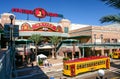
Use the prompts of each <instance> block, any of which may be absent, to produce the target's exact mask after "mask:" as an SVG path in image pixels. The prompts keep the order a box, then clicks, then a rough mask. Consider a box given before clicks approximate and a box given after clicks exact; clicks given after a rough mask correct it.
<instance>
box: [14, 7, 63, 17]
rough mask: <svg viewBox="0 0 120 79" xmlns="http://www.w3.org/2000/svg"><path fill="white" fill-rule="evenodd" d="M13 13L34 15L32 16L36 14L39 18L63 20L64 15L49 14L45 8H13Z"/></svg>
mask: <svg viewBox="0 0 120 79" xmlns="http://www.w3.org/2000/svg"><path fill="white" fill-rule="evenodd" d="M12 12H18V13H24V14H32V15H33V14H34V16H35V17H37V18H45V17H46V16H50V17H61V18H63V15H61V14H57V13H51V12H47V11H46V10H44V9H43V8H35V9H34V10H27V9H20V8H12Z"/></svg>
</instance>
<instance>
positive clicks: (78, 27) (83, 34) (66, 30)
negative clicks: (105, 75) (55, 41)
mask: <svg viewBox="0 0 120 79" xmlns="http://www.w3.org/2000/svg"><path fill="white" fill-rule="evenodd" d="M10 15H13V16H14V17H15V15H14V14H11V13H3V14H1V19H0V27H1V29H4V25H5V24H6V23H10V22H11V20H10V19H9V16H10ZM13 24H14V25H18V26H19V37H17V38H16V39H21V38H25V39H27V38H28V37H30V36H31V35H32V34H41V35H42V36H44V37H46V38H47V37H51V36H58V37H60V38H61V39H68V38H71V39H77V40H79V43H80V44H84V43H85V44H103V43H119V42H120V27H119V26H120V25H119V24H111V25H108V26H91V25H84V24H74V23H71V21H70V20H68V19H62V20H61V21H60V22H58V23H54V22H42V21H30V20H17V19H16V18H14V19H13ZM1 41H3V40H2V39H1ZM79 48H80V52H83V50H82V47H79ZM114 50H119V47H117V48H114V47H110V48H109V47H104V46H101V47H89V46H88V47H86V48H85V50H84V52H85V54H86V56H89V55H107V56H108V55H109V53H111V52H113V51H114Z"/></svg>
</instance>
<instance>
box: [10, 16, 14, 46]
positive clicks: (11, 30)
mask: <svg viewBox="0 0 120 79" xmlns="http://www.w3.org/2000/svg"><path fill="white" fill-rule="evenodd" d="M9 18H10V20H11V22H10V46H11V47H12V41H13V39H12V38H13V19H14V16H13V15H10V16H9Z"/></svg>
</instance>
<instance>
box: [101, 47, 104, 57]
mask: <svg viewBox="0 0 120 79" xmlns="http://www.w3.org/2000/svg"><path fill="white" fill-rule="evenodd" d="M101 55H102V56H104V48H102V49H101Z"/></svg>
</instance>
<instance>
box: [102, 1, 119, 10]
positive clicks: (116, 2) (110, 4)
mask: <svg viewBox="0 0 120 79" xmlns="http://www.w3.org/2000/svg"><path fill="white" fill-rule="evenodd" d="M101 1H103V2H105V4H107V5H109V6H111V7H115V8H117V9H120V0H101Z"/></svg>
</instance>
